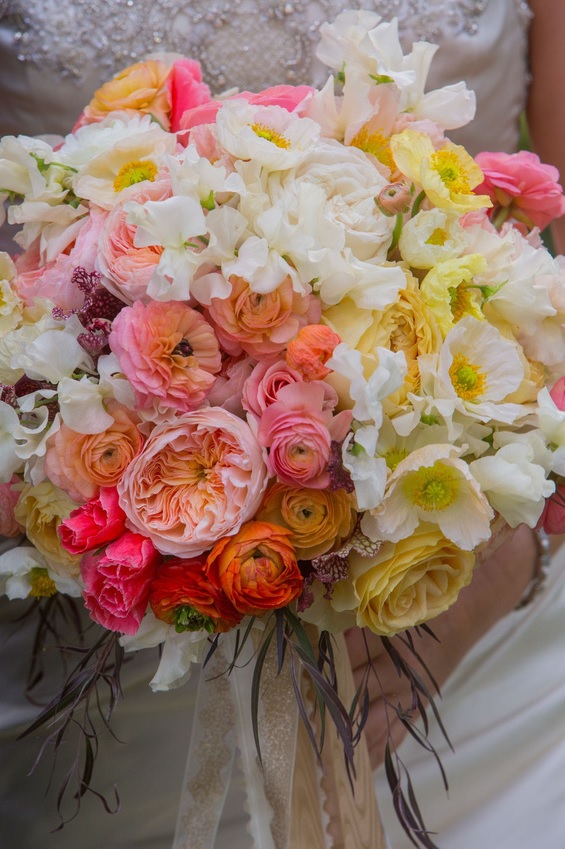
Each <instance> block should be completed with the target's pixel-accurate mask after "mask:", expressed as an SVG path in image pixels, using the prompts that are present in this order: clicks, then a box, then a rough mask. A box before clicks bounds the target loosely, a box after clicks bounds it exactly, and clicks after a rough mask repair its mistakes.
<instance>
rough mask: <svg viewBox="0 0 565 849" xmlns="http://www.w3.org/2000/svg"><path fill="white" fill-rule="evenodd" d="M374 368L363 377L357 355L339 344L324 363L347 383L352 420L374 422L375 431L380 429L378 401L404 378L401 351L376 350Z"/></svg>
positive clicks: (342, 344)
mask: <svg viewBox="0 0 565 849" xmlns="http://www.w3.org/2000/svg"><path fill="white" fill-rule="evenodd" d="M375 353H376V354H377V357H378V363H379V364H378V366H377V368H376V369H375V370H374V371H373V373H372V374H371V375H370V377H369V378H366V377H365V374H364V371H363V360H362V357H361V353H360V352H359V351H356V350H352V349H351V348H349V346H348V345H346V344H345V342H341V343H340V344H339V345H337V346H336V348H334V351H333V354H332V356H331V357H330V359H329V360H328V361H327V363H326V365H327V367H328V368H330V369H332V371H335V372H336V373H337V374H339V375H341V376H342V377H345V378H346V379H347V380H348V382H349V387H348V391H349V395H350V397H351V400H352V401H354V402H355V403H354V405H353V410H352V412H353V417H354V418H355V419H357V421H359V422H368V423H374V424H375V426H376V428H377V430H378V429H379V428H380V426H381V422H382V416H383V410H382V402H383V401H384V399H385V398H387V397H388V396H389V395H390V394H391V393H392V392H396V390H397V389H399V388H400V387H401V386H402V384H403V383H404V379H405V377H406V357H405V356H404V353H403V352H402V351H396V352H393V351H389V350H388V349H387V348H377V350H376V352H375Z"/></svg>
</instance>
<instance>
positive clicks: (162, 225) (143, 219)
mask: <svg viewBox="0 0 565 849" xmlns="http://www.w3.org/2000/svg"><path fill="white" fill-rule="evenodd" d="M124 208H125V210H126V213H127V222H128V224H135V225H136V226H137V231H136V234H135V238H134V244H135V246H136V247H138V248H145V247H149V246H154V245H161V246H162V247H163V249H164V250H163V253H162V254H161V258H160V260H159V264H158V265H157V267H156V268H155V271H154V272H153V274H152V276H151V279H150V281H149V285H148V287H147V294H148V296H149V297H150V298H153V299H154V300H156V301H175V300H176V301H186V300H188V299H189V298H190V284H191V282H192V277H193V275H194V272H195V271H196V269H197V268H198V267H199V266H200V265H201V264H202V257H201V256H200V254H201V251H202V248H203V247H204V243H203V242H202V241H201V240H200V239H199V238H198V237H199V236H204V235H205V233H206V232H207V227H206V219H205V217H204V212H203V211H202V206H201V204H200V202H199V201H198V200H197V199H196V198H194V197H188V196H187V195H183V196H182V197H171V198H167V199H166V200H163V201H147V203H144V204H140V203H136V202H135V201H131V203H128V204H126V206H125V207H124Z"/></svg>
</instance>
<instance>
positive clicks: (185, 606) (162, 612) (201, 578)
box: [149, 557, 243, 633]
mask: <svg viewBox="0 0 565 849" xmlns="http://www.w3.org/2000/svg"><path fill="white" fill-rule="evenodd" d="M149 604H150V605H151V609H152V610H153V613H154V614H155V616H156V617H157V619H161V620H162V621H164V622H168V623H169V625H174V626H175V630H176V631H178V632H179V633H181V632H182V631H199V630H201V629H205V630H206V631H208V632H209V633H216V632H222V631H229V630H230V628H233V627H235V626H236V625H237V624H238V623H239V622H240V621H241V619H242V616H243V614H241V613H238V612H237V610H236V609H235V608H234V606H233V605H232V603H231V602H230V601H229V599H228V597H227V596H226V595H225V593H224V592H223V590H219V589H218V588H217V587H214V586H212V584H211V583H210V581H209V580H208V578H207V577H206V575H205V574H204V561H203V560H202V559H200V558H196V557H195V558H193V559H191V560H182V559H181V558H180V557H171V558H170V559H168V560H166V561H165V562H164V563H162V564H161V566H160V567H159V568H158V570H157V574H156V575H155V577H154V579H153V581H152V582H151V591H150V595H149Z"/></svg>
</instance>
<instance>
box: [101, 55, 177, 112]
mask: <svg viewBox="0 0 565 849" xmlns="http://www.w3.org/2000/svg"><path fill="white" fill-rule="evenodd" d="M170 72H171V70H170V68H169V67H168V66H167V65H166V64H165V62H162V61H161V60H159V59H149V60H147V61H146V62H136V63H135V65H130V66H129V67H128V68H124V70H123V71H120V73H119V74H116V76H115V77H114V78H113V79H111V80H109V81H108V82H107V83H104V85H103V86H102V87H101V88H99V89H97V91H95V92H94V97H93V98H92V100H91V101H90V103H89V104H88V106H87V107H86V109H85V113H84V117H85V119H86V121H87V122H90V121H101V120H102V119H103V118H105V117H106V115H108V114H109V113H110V112H123V111H127V110H130V109H131V110H135V111H136V112H145V113H147V114H150V115H153V116H154V117H155V118H156V119H157V120H158V121H159V123H160V124H161V125H162V126H163V127H164V128H165V129H168V127H169V113H170V109H171V106H170V98H169V90H168V87H167V80H168V77H169V74H170Z"/></svg>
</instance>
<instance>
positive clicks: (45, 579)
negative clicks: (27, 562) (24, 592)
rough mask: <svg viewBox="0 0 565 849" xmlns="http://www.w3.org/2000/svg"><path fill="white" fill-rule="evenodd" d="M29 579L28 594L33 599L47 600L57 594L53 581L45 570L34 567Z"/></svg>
mask: <svg viewBox="0 0 565 849" xmlns="http://www.w3.org/2000/svg"><path fill="white" fill-rule="evenodd" d="M29 577H30V584H31V589H30V591H29V594H30V595H31V596H32V597H33V598H49V596H52V595H55V593H56V592H57V587H56V586H55V583H54V581H53V579H52V578H50V577H49V573H48V572H47V569H42V568H41V567H39V566H35V567H34V568H33V569H32V570H31V573H30V576H29Z"/></svg>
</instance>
